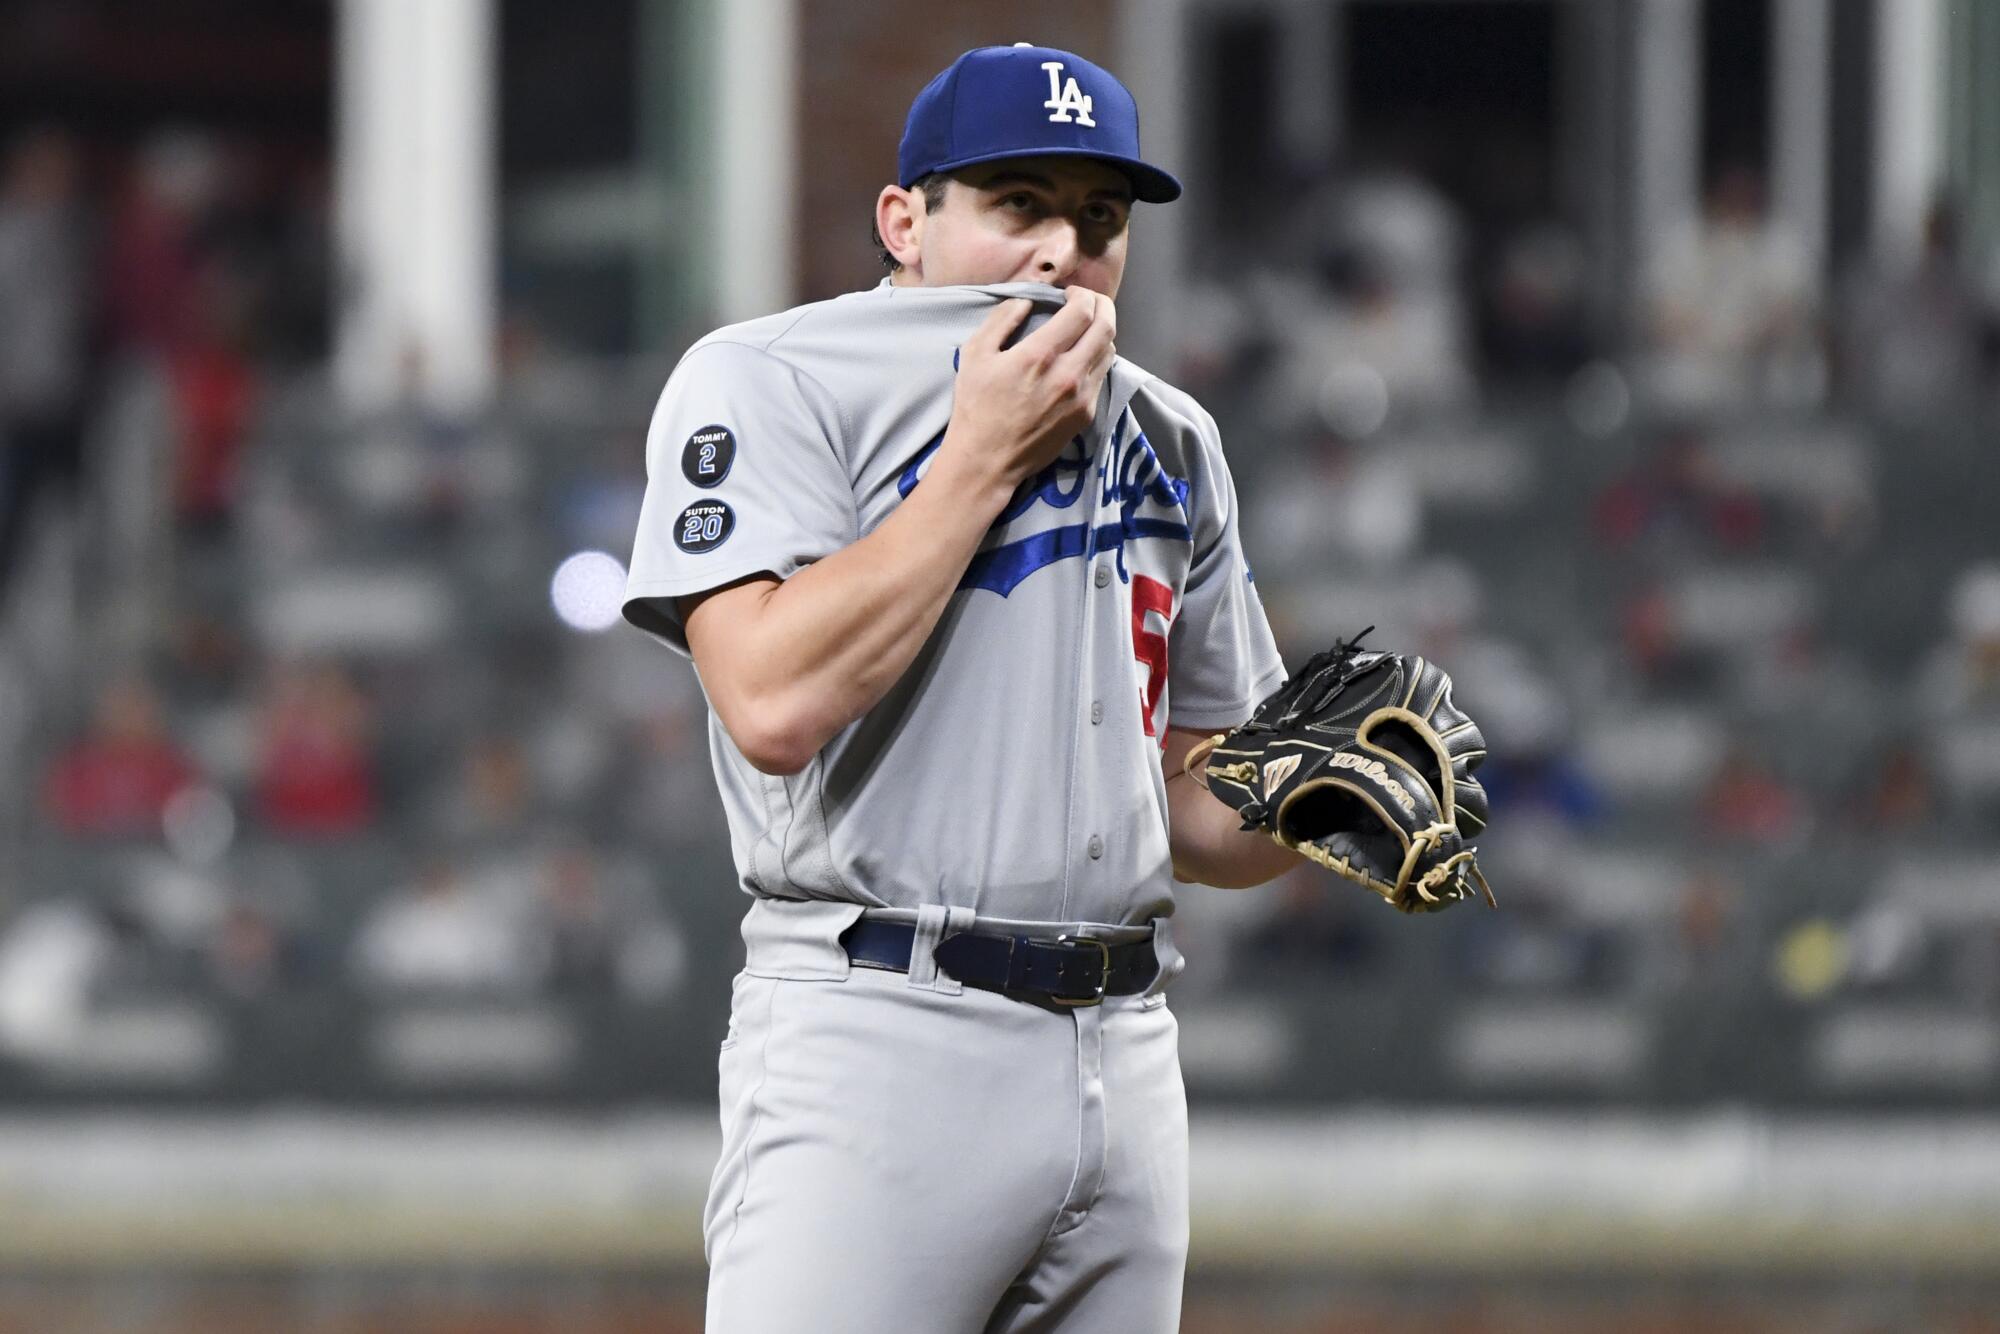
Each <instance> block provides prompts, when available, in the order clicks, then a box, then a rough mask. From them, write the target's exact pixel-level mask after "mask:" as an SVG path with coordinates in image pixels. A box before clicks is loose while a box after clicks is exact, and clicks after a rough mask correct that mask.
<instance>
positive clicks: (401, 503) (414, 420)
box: [341, 342, 526, 534]
mask: <svg viewBox="0 0 2000 1334" xmlns="http://www.w3.org/2000/svg"><path fill="white" fill-rule="evenodd" d="M398 369H399V376H400V379H399V383H398V386H397V395H396V398H395V400H394V401H393V402H392V403H390V404H389V405H388V406H386V407H385V408H383V409H382V410H381V411H379V412H376V413H374V414H373V415H371V416H369V417H366V418H364V419H363V420H361V421H359V422H357V423H355V427H354V436H355V438H354V440H353V441H352V445H351V447H350V448H349V450H348V451H347V453H346V455H345V456H344V457H343V458H342V459H341V465H342V469H343V480H344V481H345V483H346V486H347V488H348V490H349V492H350V493H351V494H352V495H353V497H354V499H355V500H356V501H357V502H358V503H359V504H361V505H362V506H363V507H364V508H365V509H366V510H367V511H368V513H369V516H370V517H371V518H374V519H377V520H395V521H407V522H412V523H415V524H417V525H418V526H421V527H423V528H426V529H429V530H431V531H433V532H436V533H440V534H442V533H447V532H449V531H451V529H452V527H453V525H455V524H457V523H458V522H459V521H460V520H461V519H463V518H465V517H467V516H468V514H469V513H474V512H478V511H479V510H481V509H483V508H486V507H488V506H489V505H490V504H492V503H494V502H497V501H501V500H504V499H506V498H507V497H509V496H511V495H513V494H515V493H517V492H518V491H519V490H520V489H521V487H522V486H523V485H524V483H525V480H526V479H525V475H524V473H523V469H522V464H521V460H520V459H518V458H517V457H515V451H514V450H512V449H510V448H509V446H510V445H511V444H512V442H511V441H510V440H509V439H508V438H507V437H506V436H505V435H504V434H503V433H499V432H494V431H489V430H484V429H482V426H483V425H484V423H482V421H481V420H480V419H479V417H478V416H477V414H474V413H471V412H468V411H464V410H461V409H455V408H449V407H446V406H443V405H441V404H440V403H439V402H437V395H436V394H435V393H434V392H433V390H432V387H431V373H430V363H429V361H428V359H427V357H426V355H425V352H424V349H423V348H422V346H421V345H419V344H417V343H415V342H412V343H411V344H410V345H409V346H407V347H406V348H404V349H403V353H402V357H401V361H400V365H399V368H398Z"/></svg>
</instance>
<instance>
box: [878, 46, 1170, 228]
mask: <svg viewBox="0 0 2000 1334" xmlns="http://www.w3.org/2000/svg"><path fill="white" fill-rule="evenodd" d="M1046 156H1055V157H1089V158H1096V159H1098V160H1099V161H1101V162H1108V163H1110V164H1111V165H1112V166H1114V167H1117V168H1119V169H1120V170H1122V171H1123V172H1124V173H1125V174H1126V175H1127V176H1128V177H1130V178H1131V180H1132V195H1133V197H1134V198H1136V199H1142V200H1144V201H1146V202H1147V203H1149V204H1164V203H1167V202H1168V201H1170V200H1174V199H1178V198H1180V195H1181V183H1180V182H1179V181H1177V180H1175V179H1174V178H1173V177H1172V176H1170V175H1169V174H1167V173H1166V172H1164V171H1161V170H1160V169H1159V168H1158V167H1155V166H1153V165H1152V164H1151V163H1149V162H1146V161H1144V160H1142V159H1141V158H1140V156H1139V104H1138V103H1137V102H1136V101H1134V100H1133V98H1132V94H1131V93H1130V92H1129V91H1127V89H1126V87H1125V85H1124V84H1122V83H1120V82H1118V80H1117V79H1115V78H1113V77H1112V76H1111V74H1110V73H1109V72H1108V71H1106V70H1104V69H1101V68H1099V67H1098V66H1096V65H1093V64H1091V63H1090V62H1089V61H1088V60H1085V59H1084V58H1083V57H1082V56H1079V55H1075V54H1073V53H1071V52H1069V51H1058V50H1056V49H1055V48H1054V47H1050V46H1031V45H1029V44H1028V43H1026V42H1017V43H1016V44H1014V45H1013V46H982V47H979V48H977V49H976V50H972V51H967V52H966V53H965V54H964V55H962V56H960V57H959V58H958V59H957V60H954V61H952V62H951V65H950V67H949V68H947V69H946V70H945V71H944V73H942V74H940V75H938V76H937V77H936V78H935V79H932V80H931V81H930V82H929V83H928V84H925V85H924V90H923V91H922V92H920V93H918V94H917V100H916V101H914V102H912V103H910V118H909V120H908V121H906V122H905V123H904V125H903V142H902V143H901V145H899V146H898V148H897V150H896V184H898V185H900V186H902V187H903V188H904V189H906V190H907V189H909V188H910V187H911V186H912V185H915V184H916V183H917V181H918V180H920V179H922V178H923V177H925V176H928V175H930V174H931V173H932V172H934V171H953V170H956V169H957V168H959V167H969V166H971V165H972V164H973V163H975V162H993V161H997V160H999V159H1001V158H1011V157H1046Z"/></svg>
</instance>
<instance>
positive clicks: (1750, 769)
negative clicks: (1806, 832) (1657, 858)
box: [1700, 746, 1806, 844]
mask: <svg viewBox="0 0 2000 1334" xmlns="http://www.w3.org/2000/svg"><path fill="white" fill-rule="evenodd" d="M1700 811H1701V823H1702V828H1703V829H1704V830H1705V831H1706V832H1707V833H1708V834H1709V835H1711V836H1712V837H1715V838H1722V839H1729V840H1740V841H1744V842H1752V843H1773V844H1775V843H1785V842H1788V841H1790V840H1791V839H1792V838H1793V837H1794V836H1795V835H1797V834H1799V833H1801V832H1802V831H1803V825H1804V822H1805V816H1806V807H1805V803H1804V802H1803V801H1802V800H1801V799H1800V797H1799V795H1798V794H1797V793H1795V792H1794V791H1793V790H1792V789H1791V788H1790V787H1789V786H1788V785H1787V784H1785V783H1784V782H1783V781H1782V780H1781V779H1779V778H1778V776H1777V775H1776V774H1775V773H1773V772H1772V771H1771V769H1770V767H1769V766H1768V765H1766V764H1765V763H1764V762H1763V761H1761V760H1760V759H1758V758H1757V756H1756V754H1755V753H1754V752H1752V751H1751V750H1749V749H1748V748H1747V747H1740V746H1739V747H1736V748H1733V749H1731V750H1730V751H1729V752H1728V753H1727V754H1726V755H1724V756H1723V760H1722V763H1721V765H1720V766H1718V768H1717V769H1716V772H1715V775H1714V777H1712V778H1711V779H1710V780H1709V782H1708V786H1707V788H1706V790H1704V791H1703V793H1702V795H1701V801H1700Z"/></svg>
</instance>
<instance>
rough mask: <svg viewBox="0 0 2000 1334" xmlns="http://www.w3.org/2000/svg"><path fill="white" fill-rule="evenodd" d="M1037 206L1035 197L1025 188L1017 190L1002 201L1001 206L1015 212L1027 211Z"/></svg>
mask: <svg viewBox="0 0 2000 1334" xmlns="http://www.w3.org/2000/svg"><path fill="white" fill-rule="evenodd" d="M1034 206H1035V197H1034V196H1033V195H1031V194H1029V193H1028V192H1027V191H1025V190H1016V191H1015V192H1014V193H1013V194H1011V195H1008V196H1007V197H1006V198H1004V199H1002V200H1001V201H1000V207H1001V208H1004V209H1008V210H1010V211H1012V212H1015V213H1026V212H1027V211H1028V210H1030V209H1032V208H1033V207H1034Z"/></svg>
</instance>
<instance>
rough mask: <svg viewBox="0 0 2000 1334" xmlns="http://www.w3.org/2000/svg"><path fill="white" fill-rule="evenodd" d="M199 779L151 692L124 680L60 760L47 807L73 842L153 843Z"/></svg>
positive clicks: (107, 693) (47, 786) (109, 690)
mask: <svg viewBox="0 0 2000 1334" xmlns="http://www.w3.org/2000/svg"><path fill="white" fill-rule="evenodd" d="M196 778H197V775H196V773H195V770H194V766H193V765H192V764H191V763H190V762H189V760H188V759H187V757H186V755H185V754H183V752H182V750H181V747H180V745H179V743H178V742H177V741H175V740H174V738H173V737H172V736H171V735H170V734H169V733H168V731H167V726H166V723H165V721H164V719H163V718H162V716H161V710H160V703H159V700H158V698H157V697H156V696H155V695H154V694H153V691H152V688H151V687H150V686H148V685H147V684H146V683H145V682H144V681H142V680H139V679H138V678H136V677H125V678H121V679H120V680H117V681H114V682H113V683H112V684H110V685H109V686H107V687H105V689H104V690H103V692H102V693H101V694H100V695H99V696H98V698H97V703H96V707H95V709H94V711H93V713H92V716H91V721H90V726H89V729H88V730H87V731H86V732H85V734H84V735H83V736H82V737H81V738H80V739H78V740H77V741H75V742H74V743H72V744H71V745H70V746H69V747H68V748H67V749H65V750H63V751H61V752H60V753H59V754H58V755H57V756H56V759H55V761H54V763H53V764H52V765H51V766H50V769H49V772H48V777H47V780H46V782H45V783H44V785H43V805H44V808H45V809H46V810H47V812H48V815H49V819H50V820H51V821H52V822H53V823H54V824H55V826H56V827H57V828H58V829H60V830H62V831H63V832H64V833H66V834H70V835H72V836H76V837H93V836H95V837H147V836H152V835H157V834H158V833H159V832H160V818H161V815H162V813H163V812H164V811H165V809H166V805H167V802H168V801H169V800H171V799H172V797H173V795H174V794H175V793H176V792H178V791H180V790H181V789H182V788H183V787H186V786H188V785H189V784H191V783H193V782H195V781H196Z"/></svg>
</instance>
